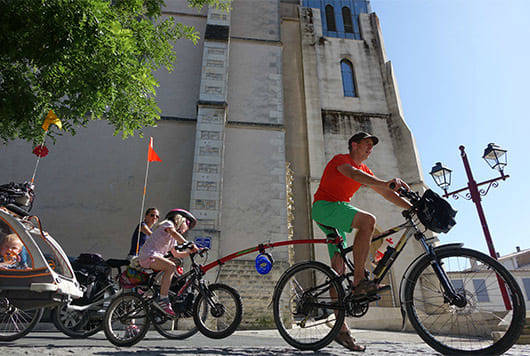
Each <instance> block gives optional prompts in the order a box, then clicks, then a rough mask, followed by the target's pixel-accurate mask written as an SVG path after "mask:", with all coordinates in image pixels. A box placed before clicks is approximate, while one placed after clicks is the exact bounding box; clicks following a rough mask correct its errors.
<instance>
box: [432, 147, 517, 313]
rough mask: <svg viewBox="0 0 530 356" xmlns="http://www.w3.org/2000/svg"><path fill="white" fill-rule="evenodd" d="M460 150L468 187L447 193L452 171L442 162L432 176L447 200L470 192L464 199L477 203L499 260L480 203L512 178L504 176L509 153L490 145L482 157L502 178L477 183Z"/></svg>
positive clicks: (493, 254) (507, 302) (491, 249)
mask: <svg viewBox="0 0 530 356" xmlns="http://www.w3.org/2000/svg"><path fill="white" fill-rule="evenodd" d="M459 149H460V156H461V157H462V162H463V163H464V168H465V169H466V174H467V179H468V183H467V187H465V188H461V189H457V190H455V191H452V192H447V189H448V188H449V185H450V184H451V170H450V169H449V168H446V167H444V166H443V165H442V164H441V163H440V162H437V163H436V164H435V165H434V167H432V170H431V173H430V174H431V175H432V177H433V179H434V181H435V182H436V184H437V185H438V186H439V187H440V188H442V189H443V191H444V192H445V194H444V195H443V196H444V197H445V198H447V197H449V196H452V197H453V198H455V199H458V197H459V196H461V195H460V194H459V193H461V192H464V191H466V190H469V193H467V194H466V195H465V196H463V197H464V199H467V200H472V201H473V202H474V203H475V206H476V207H477V213H478V216H479V219H480V223H481V225H482V231H484V237H485V238H486V243H487V245H488V250H489V253H490V256H491V257H493V258H494V259H497V253H496V252H495V247H494V246H493V240H492V239H491V234H490V231H489V228H488V223H487V222H486V216H485V215H484V209H482V204H481V203H480V201H481V200H482V199H481V196H485V195H486V194H488V191H489V190H490V188H491V187H494V188H497V187H498V186H499V183H497V181H498V180H500V179H502V180H505V179H506V178H508V177H510V176H509V175H505V174H504V167H506V164H507V153H506V152H507V151H506V150H503V149H502V148H500V147H499V146H498V145H496V144H494V143H490V144H488V146H487V147H486V149H485V150H484V155H483V156H482V158H484V160H485V161H486V162H487V163H488V165H489V166H490V167H491V168H492V169H496V170H498V171H499V172H500V174H501V175H500V177H497V178H494V179H489V180H486V181H484V182H481V183H477V182H475V179H474V178H473V173H471V167H470V166H469V162H468V160H467V155H466V152H465V147H464V146H460V147H459ZM485 184H487V185H488V187H487V188H486V190H484V189H480V190H479V188H478V187H480V186H482V185H485ZM497 280H498V282H499V287H500V289H501V293H502V298H503V300H504V305H505V306H506V309H507V310H511V309H512V307H511V303H510V299H509V298H508V293H507V292H506V287H505V286H504V283H503V282H502V280H501V279H500V277H499V276H497Z"/></svg>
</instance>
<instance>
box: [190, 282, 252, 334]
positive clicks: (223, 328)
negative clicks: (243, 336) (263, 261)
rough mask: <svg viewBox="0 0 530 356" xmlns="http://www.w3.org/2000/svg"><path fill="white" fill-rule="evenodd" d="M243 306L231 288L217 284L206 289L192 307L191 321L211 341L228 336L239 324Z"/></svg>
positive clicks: (236, 293) (237, 294)
mask: <svg viewBox="0 0 530 356" xmlns="http://www.w3.org/2000/svg"><path fill="white" fill-rule="evenodd" d="M242 317H243V304H242V302H241V297H240V296H239V293H238V292H237V291H236V290H235V289H234V288H232V287H229V286H227V285H225V284H221V283H217V284H212V285H209V286H207V287H206V289H205V295H202V294H199V295H198V296H197V298H196V299H195V303H194V305H193V320H194V321H195V325H196V326H197V329H199V331H200V332H201V333H202V334H203V335H205V336H207V337H209V338H212V339H222V338H225V337H227V336H230V335H231V334H232V333H233V332H234V331H236V329H237V327H238V326H239V324H240V323H241V318H242Z"/></svg>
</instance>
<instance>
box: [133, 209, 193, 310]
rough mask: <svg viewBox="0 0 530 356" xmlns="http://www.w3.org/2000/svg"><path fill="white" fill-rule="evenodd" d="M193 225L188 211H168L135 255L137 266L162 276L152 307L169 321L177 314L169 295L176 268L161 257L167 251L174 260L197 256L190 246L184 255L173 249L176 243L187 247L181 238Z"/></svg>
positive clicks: (184, 240) (191, 216)
mask: <svg viewBox="0 0 530 356" xmlns="http://www.w3.org/2000/svg"><path fill="white" fill-rule="evenodd" d="M196 224H197V219H196V218H195V217H194V216H193V215H192V214H191V213H190V212H189V211H186V210H184V209H173V210H170V211H169V212H168V213H167V214H166V217H165V218H164V220H163V221H162V222H160V223H159V224H158V226H157V228H156V229H155V231H154V232H153V234H152V235H151V237H150V238H149V239H147V241H146V242H145V244H144V245H143V246H142V248H141V249H140V253H139V254H138V260H139V263H140V266H142V267H144V268H151V269H153V270H157V271H163V272H164V275H163V277H162V282H161V286H160V296H159V299H158V300H157V301H156V302H155V303H154V305H155V306H156V307H157V308H159V309H160V310H161V311H163V312H164V313H166V314H168V315H169V316H171V317H174V316H176V314H175V312H174V311H173V309H172V308H171V303H170V301H169V297H168V292H169V286H170V284H171V279H172V278H173V275H174V273H175V271H176V266H175V263H173V262H172V261H170V260H169V259H167V258H165V257H164V256H165V255H166V254H167V253H168V252H170V251H171V253H172V255H173V256H174V257H177V258H182V257H185V256H187V255H189V254H190V253H192V252H198V249H197V246H195V244H193V243H192V244H191V247H190V249H189V250H188V251H186V252H178V251H176V250H175V248H174V246H175V242H178V243H179V244H185V243H188V241H186V239H185V238H184V237H183V236H182V234H184V233H185V232H186V231H188V230H189V229H192V228H193V227H194V226H195V225H196Z"/></svg>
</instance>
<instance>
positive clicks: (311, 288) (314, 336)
mask: <svg viewBox="0 0 530 356" xmlns="http://www.w3.org/2000/svg"><path fill="white" fill-rule="evenodd" d="M336 278H337V275H336V274H335V273H334V272H333V271H332V270H331V268H329V267H328V266H326V265H324V264H323V263H320V262H315V261H310V262H301V263H298V264H295V265H293V266H292V267H290V268H289V269H288V270H287V271H285V273H284V274H283V275H282V277H281V278H280V280H279V281H278V283H277V285H276V287H275V288H274V295H273V297H272V298H273V299H272V300H273V311H274V322H275V323H276V327H277V328H278V331H279V332H280V334H281V335H282V337H283V338H284V339H285V341H287V342H288V343H289V344H290V345H291V346H294V347H296V348H297V349H300V350H319V349H321V348H323V347H325V346H327V345H329V343H331V342H332V341H333V340H334V339H335V336H336V335H337V333H338V332H339V330H340V328H341V326H342V324H343V323H344V315H345V310H344V309H338V305H339V304H341V303H340V302H338V301H337V299H338V300H339V301H342V300H344V289H343V287H342V285H341V284H340V283H339V280H338V279H336ZM333 289H334V290H335V291H336V292H337V293H336V297H332V296H331V295H330V291H331V290H333ZM335 298H337V299H335Z"/></svg>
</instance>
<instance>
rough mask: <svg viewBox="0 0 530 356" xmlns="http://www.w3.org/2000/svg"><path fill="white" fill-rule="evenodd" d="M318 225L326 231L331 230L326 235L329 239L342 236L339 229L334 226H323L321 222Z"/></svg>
mask: <svg viewBox="0 0 530 356" xmlns="http://www.w3.org/2000/svg"><path fill="white" fill-rule="evenodd" d="M317 224H318V225H320V226H322V227H323V228H324V229H327V230H331V232H330V233H328V234H326V237H328V238H336V237H339V236H340V235H339V232H338V231H337V229H336V228H334V227H333V226H328V225H324V224H321V223H319V222H317Z"/></svg>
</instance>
